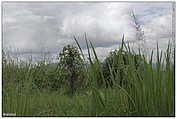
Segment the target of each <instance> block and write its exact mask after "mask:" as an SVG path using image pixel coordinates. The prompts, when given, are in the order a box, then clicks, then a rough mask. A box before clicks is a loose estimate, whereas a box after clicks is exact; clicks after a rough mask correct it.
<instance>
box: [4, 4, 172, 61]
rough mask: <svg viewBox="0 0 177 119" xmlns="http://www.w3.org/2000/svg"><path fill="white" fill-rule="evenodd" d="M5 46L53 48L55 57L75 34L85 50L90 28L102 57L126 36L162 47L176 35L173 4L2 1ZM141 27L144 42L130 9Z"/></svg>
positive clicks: (146, 45)
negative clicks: (84, 36) (138, 34)
mask: <svg viewBox="0 0 177 119" xmlns="http://www.w3.org/2000/svg"><path fill="white" fill-rule="evenodd" d="M2 5H3V14H2V15H3V48H4V49H11V50H12V49H13V51H15V50H16V49H18V51H20V52H29V51H30V52H33V53H38V52H40V51H48V52H51V53H53V54H54V55H55V54H56V53H57V52H59V51H60V50H61V49H62V48H63V47H64V46H65V45H67V44H75V42H74V40H73V35H76V36H77V37H78V38H79V42H80V44H81V46H82V48H83V49H85V50H84V52H85V54H86V45H85V41H84V40H83V34H84V32H86V34H87V37H88V39H90V40H91V41H92V42H93V44H94V46H95V49H96V51H97V54H98V56H99V57H100V58H104V57H105V56H107V55H108V53H109V52H110V51H111V50H113V49H116V48H118V46H119V43H120V42H121V37H122V36H123V34H124V35H125V40H126V41H127V42H130V45H131V46H132V47H137V46H138V47H139V46H141V47H143V48H144V49H146V50H148V49H154V48H155V47H156V43H157V42H158V43H159V47H160V48H161V49H162V50H163V49H165V48H166V47H167V44H168V41H169V40H170V39H172V33H173V30H174V29H173V27H172V26H173V25H174V24H173V3H172V2H112V3H111V2H82V3H79V2H72V3H71V2H67V3H62V2H58V3H57V2H45V3H42V2H23V3H22V2H17V3H15V2H3V4H2ZM132 10H133V11H134V14H135V16H136V18H137V20H138V22H139V24H140V25H141V28H142V31H143V32H144V41H139V40H137V35H136V34H137V32H136V29H135V24H134V20H133V17H132V13H131V11H132Z"/></svg>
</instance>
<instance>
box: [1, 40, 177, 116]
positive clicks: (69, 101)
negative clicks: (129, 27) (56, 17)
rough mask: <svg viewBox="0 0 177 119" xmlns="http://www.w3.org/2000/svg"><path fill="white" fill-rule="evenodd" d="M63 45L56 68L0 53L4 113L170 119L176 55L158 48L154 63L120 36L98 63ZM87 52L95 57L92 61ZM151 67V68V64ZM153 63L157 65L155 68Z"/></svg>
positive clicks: (88, 44)
mask: <svg viewBox="0 0 177 119" xmlns="http://www.w3.org/2000/svg"><path fill="white" fill-rule="evenodd" d="M74 39H75V41H76V43H77V45H78V48H77V47H74V46H71V45H67V46H65V47H64V48H63V50H62V51H61V52H60V53H59V55H58V63H57V64H56V66H51V65H50V64H46V63H45V61H41V62H38V63H37V64H32V63H24V62H20V61H16V60H14V59H13V60H12V59H11V58H10V57H7V54H5V52H3V62H2V66H3V70H2V71H3V95H2V96H3V113H15V114H16V116H174V115H175V114H174V113H175V112H174V106H175V103H174V89H175V87H174V79H175V77H174V76H175V74H174V52H173V49H172V47H171V46H170V44H169V45H168V48H167V50H166V52H164V53H163V52H160V51H159V48H158V45H157V51H156V54H157V56H156V58H155V59H157V60H156V61H153V57H154V55H153V53H154V52H155V51H152V53H151V57H150V58H149V59H147V58H146V57H144V56H143V55H142V54H141V52H140V51H139V54H135V53H133V52H132V51H131V49H130V47H129V45H126V44H125V43H124V37H123V39H122V44H121V46H120V48H119V49H117V50H115V51H114V52H111V53H110V55H109V56H108V57H107V58H106V59H105V60H104V61H103V62H101V61H100V60H99V59H98V57H97V55H96V52H95V49H94V47H93V45H92V43H91V42H90V41H88V40H87V38H86V37H85V40H86V44H87V49H88V55H89V58H88V60H87V59H86V57H85V56H84V55H83V52H82V49H81V47H80V45H79V43H78V41H77V39H76V38H75V37H74ZM91 51H92V52H93V54H94V58H91ZM154 62H155V63H154ZM154 64H155V65H154Z"/></svg>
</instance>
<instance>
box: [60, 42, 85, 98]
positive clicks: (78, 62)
mask: <svg viewBox="0 0 177 119" xmlns="http://www.w3.org/2000/svg"><path fill="white" fill-rule="evenodd" d="M83 63H84V62H83V59H82V58H81V54H80V53H79V50H78V48H77V47H75V46H72V45H67V46H65V47H64V48H63V50H62V51H61V52H60V53H59V67H60V68H61V71H62V76H61V77H62V78H63V79H64V80H67V81H68V82H69V87H70V89H71V91H70V93H71V94H72V95H73V94H74V92H75V91H76V82H77V81H78V80H79V79H81V76H82V71H83V70H82V69H83ZM82 80H83V78H82Z"/></svg>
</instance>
